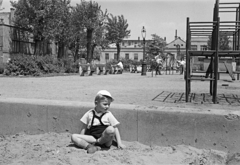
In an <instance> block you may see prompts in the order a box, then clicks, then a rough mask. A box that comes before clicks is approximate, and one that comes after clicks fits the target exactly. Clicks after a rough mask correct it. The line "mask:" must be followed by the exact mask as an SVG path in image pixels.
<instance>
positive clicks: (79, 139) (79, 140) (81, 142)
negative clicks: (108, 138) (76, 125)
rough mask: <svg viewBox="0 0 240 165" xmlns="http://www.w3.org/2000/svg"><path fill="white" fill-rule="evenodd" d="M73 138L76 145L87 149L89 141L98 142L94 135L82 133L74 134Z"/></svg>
mask: <svg viewBox="0 0 240 165" xmlns="http://www.w3.org/2000/svg"><path fill="white" fill-rule="evenodd" d="M71 139H72V142H73V143H74V144H75V145H76V146H78V147H80V148H83V149H86V148H87V146H88V145H89V143H95V142H96V139H95V138H94V137H93V136H89V135H82V134H73V135H72V137H71Z"/></svg>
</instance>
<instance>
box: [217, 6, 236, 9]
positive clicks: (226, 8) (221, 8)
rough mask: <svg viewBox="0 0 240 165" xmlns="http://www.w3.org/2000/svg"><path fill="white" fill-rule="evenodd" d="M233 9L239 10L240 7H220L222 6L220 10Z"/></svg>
mask: <svg viewBox="0 0 240 165" xmlns="http://www.w3.org/2000/svg"><path fill="white" fill-rule="evenodd" d="M231 8H234V9H235V8H238V7H232V6H229V7H220V6H219V9H231Z"/></svg>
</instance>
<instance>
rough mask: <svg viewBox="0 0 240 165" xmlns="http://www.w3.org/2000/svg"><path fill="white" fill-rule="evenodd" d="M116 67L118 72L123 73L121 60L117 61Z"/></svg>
mask: <svg viewBox="0 0 240 165" xmlns="http://www.w3.org/2000/svg"><path fill="white" fill-rule="evenodd" d="M117 67H118V68H119V70H120V72H121V73H122V72H123V63H122V61H121V60H119V62H118V63H117Z"/></svg>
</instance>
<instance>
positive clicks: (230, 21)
mask: <svg viewBox="0 0 240 165" xmlns="http://www.w3.org/2000/svg"><path fill="white" fill-rule="evenodd" d="M219 23H240V21H220V22H219Z"/></svg>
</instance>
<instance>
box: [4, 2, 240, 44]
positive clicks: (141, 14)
mask: <svg viewBox="0 0 240 165" xmlns="http://www.w3.org/2000/svg"><path fill="white" fill-rule="evenodd" d="M9 1H10V0H3V4H2V8H5V9H4V10H2V11H9V10H10V7H11V6H10V2H9ZM93 1H95V2H97V3H98V4H99V5H100V6H101V9H102V10H103V11H105V10H107V11H108V13H111V14H113V15H114V16H119V15H123V16H124V18H125V19H127V22H128V24H129V30H131V33H130V37H129V38H128V39H138V37H140V39H142V35H141V30H142V27H143V26H144V27H145V29H146V39H152V36H151V34H157V35H158V36H160V37H162V38H164V37H166V40H167V42H168V43H169V42H171V41H173V40H174V37H175V33H176V30H177V36H179V37H181V38H182V39H183V40H185V38H186V20H187V17H189V19H190V21H192V22H201V21H212V19H213V8H214V4H215V2H216V0H93ZM80 2H81V0H71V5H72V6H76V4H77V3H78V4H80ZM220 2H240V0H220ZM220 19H221V20H232V21H234V20H235V15H233V13H224V14H220Z"/></svg>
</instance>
